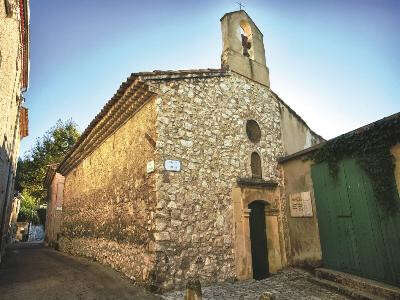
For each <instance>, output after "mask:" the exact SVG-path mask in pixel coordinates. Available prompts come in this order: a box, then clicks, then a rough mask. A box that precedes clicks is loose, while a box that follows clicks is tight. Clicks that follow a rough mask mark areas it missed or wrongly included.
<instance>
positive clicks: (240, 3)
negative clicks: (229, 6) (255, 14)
mask: <svg viewBox="0 0 400 300" xmlns="http://www.w3.org/2000/svg"><path fill="white" fill-rule="evenodd" d="M236 3H237V4H238V5H239V10H242V8H243V7H244V5H243V3H242V2H236Z"/></svg>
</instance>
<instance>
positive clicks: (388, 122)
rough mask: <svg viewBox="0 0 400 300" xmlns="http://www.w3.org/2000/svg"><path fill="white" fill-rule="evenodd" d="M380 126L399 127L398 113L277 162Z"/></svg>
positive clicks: (372, 130)
mask: <svg viewBox="0 0 400 300" xmlns="http://www.w3.org/2000/svg"><path fill="white" fill-rule="evenodd" d="M381 126H385V128H386V126H400V112H398V113H395V114H393V115H390V116H388V117H385V118H383V119H380V120H378V121H375V122H372V123H370V124H367V125H365V126H362V127H360V128H357V129H354V130H352V131H349V132H347V133H344V134H342V135H339V136H337V137H335V138H333V139H330V140H328V141H326V142H322V143H319V144H317V145H314V146H312V147H310V148H307V149H304V150H301V151H298V152H296V153H293V154H291V155H288V156H285V157H282V158H280V159H279V160H278V161H279V162H280V163H284V162H286V161H289V160H292V159H296V158H298V157H300V156H303V155H305V154H308V153H311V152H313V151H315V150H317V149H319V148H321V147H322V146H323V145H325V144H326V143H332V142H335V141H337V140H338V139H339V138H340V137H344V136H346V137H356V136H357V135H360V134H369V133H372V132H374V130H375V129H377V128H380V127H381Z"/></svg>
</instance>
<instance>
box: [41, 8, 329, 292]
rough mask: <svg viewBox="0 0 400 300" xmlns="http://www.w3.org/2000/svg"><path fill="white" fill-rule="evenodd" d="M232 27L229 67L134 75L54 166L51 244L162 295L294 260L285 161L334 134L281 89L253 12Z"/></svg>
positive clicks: (262, 272) (226, 28) (232, 16)
mask: <svg viewBox="0 0 400 300" xmlns="http://www.w3.org/2000/svg"><path fill="white" fill-rule="evenodd" d="M221 26H222V39H223V53H222V55H221V61H222V67H221V69H205V70H186V71H154V72H142V73H134V74H132V75H131V76H130V77H129V78H128V79H127V81H126V82H124V83H123V84H122V85H121V87H120V89H119V90H118V91H117V93H116V94H115V95H114V97H113V98H112V99H110V100H109V102H108V103H107V104H106V105H105V106H104V108H103V109H102V111H101V112H100V113H99V114H98V115H97V116H96V118H95V119H94V120H93V121H92V122H91V124H90V125H89V127H88V128H87V129H86V130H85V132H84V133H83V134H82V136H81V138H80V139H79V140H78V142H77V143H76V145H75V146H74V148H73V149H72V150H71V151H70V153H69V154H68V155H67V156H66V157H65V159H64V160H63V161H62V162H61V164H60V165H59V166H58V167H57V169H56V170H54V174H53V175H52V174H50V173H49V176H48V181H47V182H48V184H49V185H52V186H56V185H57V184H58V183H61V182H62V184H63V195H62V206H59V211H60V212H61V213H60V214H59V215H58V217H57V218H60V221H59V222H60V223H59V224H60V226H59V228H58V229H57V230H56V233H51V234H50V233H48V234H47V236H48V242H49V243H53V244H56V245H57V247H59V248H60V249H61V250H62V251H65V252H68V253H70V254H73V255H80V256H85V257H90V258H92V259H96V260H98V261H100V262H101V263H104V264H107V265H110V266H112V267H113V268H115V269H117V270H119V271H121V272H122V273H124V274H125V275H127V276H128V277H130V278H131V279H133V280H135V281H136V282H140V283H142V284H145V285H149V286H150V287H152V288H154V289H162V290H168V289H173V288H177V287H180V286H182V285H184V284H185V283H186V280H187V279H188V278H191V277H194V276H195V277H199V278H200V280H201V281H203V282H204V283H207V282H215V281H224V280H228V279H234V278H236V279H248V278H252V277H254V278H263V277H265V276H267V275H268V273H273V272H276V271H277V270H279V269H281V268H283V267H285V266H287V265H289V264H291V263H292V261H293V259H292V255H291V252H290V251H289V249H290V239H289V238H288V236H289V234H288V230H289V229H288V221H287V214H286V210H287V209H288V208H287V207H286V201H284V197H282V194H283V193H282V189H283V188H284V185H285V180H284V177H283V174H282V169H281V167H280V166H279V164H278V158H279V157H282V156H285V155H289V154H292V153H294V152H296V151H299V150H302V149H305V148H307V147H310V146H312V145H314V144H317V143H319V142H321V141H323V139H322V138H321V137H320V136H319V135H317V134H316V133H315V132H313V131H312V130H311V129H310V128H309V127H308V126H307V124H306V123H305V122H304V121H303V120H302V119H301V118H300V117H299V116H298V115H297V114H296V113H295V112H294V111H293V110H291V109H290V107H288V106H287V105H286V104H285V103H284V102H283V101H282V100H281V99H280V98H279V97H278V96H277V95H276V94H275V93H274V92H273V91H272V90H271V89H270V84H269V70H268V67H267V64H266V59H265V50H264V44H263V36H262V33H261V32H260V30H259V29H258V28H257V26H256V25H255V24H254V23H253V21H252V20H251V18H250V17H249V16H248V15H247V14H246V13H245V12H244V11H237V12H233V13H229V14H226V15H225V16H223V18H222V19H221ZM56 194H57V193H54V192H51V193H49V202H50V203H49V207H56V206H57V205H53V204H52V202H54V201H59V200H57V199H60V198H59V197H58V198H57V197H56V196H55V195H56ZM48 215H49V216H53V215H55V214H54V212H49V213H48ZM50 218H51V217H50ZM51 222H54V221H51V220H49V219H48V224H50V223H51ZM50 227H51V226H47V228H46V230H47V231H48V232H50V231H52V229H51V228H50ZM257 241H261V242H257ZM260 244H262V245H263V247H261V248H260V247H258V245H260ZM313 259H315V257H308V254H305V255H304V257H303V258H302V261H296V262H297V263H302V262H304V261H307V260H313ZM316 260H318V258H317V259H316ZM319 260H320V258H319ZM260 266H261V267H260Z"/></svg>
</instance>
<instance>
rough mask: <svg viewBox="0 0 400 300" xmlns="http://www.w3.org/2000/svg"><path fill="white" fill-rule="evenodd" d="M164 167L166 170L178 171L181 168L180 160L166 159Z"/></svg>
mask: <svg viewBox="0 0 400 300" xmlns="http://www.w3.org/2000/svg"><path fill="white" fill-rule="evenodd" d="M164 168H165V170H166V171H172V172H179V171H180V170H181V162H180V161H179V160H170V159H167V160H166V161H165V163H164Z"/></svg>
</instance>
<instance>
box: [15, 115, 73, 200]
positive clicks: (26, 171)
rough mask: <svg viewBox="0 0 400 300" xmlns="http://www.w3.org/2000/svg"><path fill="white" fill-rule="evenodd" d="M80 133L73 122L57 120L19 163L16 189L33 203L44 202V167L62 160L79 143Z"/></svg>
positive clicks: (45, 190) (45, 192) (45, 191)
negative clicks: (30, 198)
mask: <svg viewBox="0 0 400 300" xmlns="http://www.w3.org/2000/svg"><path fill="white" fill-rule="evenodd" d="M79 136H80V134H79V132H78V130H77V125H76V124H75V123H74V122H73V121H72V120H67V121H64V122H63V121H61V120H58V121H57V123H56V125H55V126H54V127H52V128H50V130H49V131H47V132H46V133H45V134H44V135H43V137H41V138H39V139H37V140H36V143H35V145H34V146H33V147H32V149H31V150H30V151H29V152H28V153H27V155H26V156H25V157H24V158H22V159H20V160H19V161H18V167H17V176H16V190H17V191H18V192H21V193H23V195H29V196H31V197H33V198H34V199H35V202H36V204H40V203H43V202H45V199H46V195H47V189H46V188H45V187H44V179H45V176H46V171H47V166H48V165H50V164H54V163H59V162H61V161H62V159H63V158H64V156H65V155H66V154H67V153H68V151H69V150H70V149H71V148H72V146H73V145H74V144H75V142H76V141H77V140H78V138H79Z"/></svg>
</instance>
